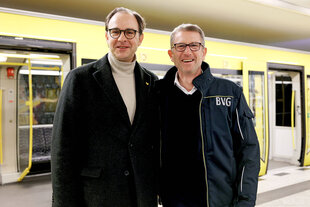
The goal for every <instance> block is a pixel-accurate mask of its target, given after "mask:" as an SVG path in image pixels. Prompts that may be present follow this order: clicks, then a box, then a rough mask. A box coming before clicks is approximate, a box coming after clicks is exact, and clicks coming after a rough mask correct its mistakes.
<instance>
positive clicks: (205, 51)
mask: <svg viewBox="0 0 310 207" xmlns="http://www.w3.org/2000/svg"><path fill="white" fill-rule="evenodd" d="M202 53H203V55H202V57H203V60H204V59H205V58H206V54H207V48H206V47H204V48H203V51H202Z"/></svg>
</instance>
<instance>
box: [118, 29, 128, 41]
mask: <svg viewBox="0 0 310 207" xmlns="http://www.w3.org/2000/svg"><path fill="white" fill-rule="evenodd" d="M126 40H127V38H126V37H125V32H124V31H123V32H121V34H120V36H119V37H118V41H126Z"/></svg>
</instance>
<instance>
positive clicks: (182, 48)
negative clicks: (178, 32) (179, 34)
mask: <svg viewBox="0 0 310 207" xmlns="http://www.w3.org/2000/svg"><path fill="white" fill-rule="evenodd" d="M187 46H189V49H190V50H191V51H198V50H200V46H201V47H204V45H202V43H200V42H191V43H189V44H185V43H175V44H173V46H172V48H174V49H175V50H176V51H178V52H184V51H185V50H186V47H187Z"/></svg>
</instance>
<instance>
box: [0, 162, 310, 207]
mask: <svg viewBox="0 0 310 207" xmlns="http://www.w3.org/2000/svg"><path fill="white" fill-rule="evenodd" d="M51 196H52V186H51V178H50V174H45V175H43V176H42V175H41V176H31V177H26V178H25V180H24V181H22V182H21V183H13V184H7V185H3V186H0V203H1V207H17V206H23V207H50V206H51V200H52V199H51ZM256 204H257V205H256V206H257V207H288V206H289V207H309V206H310V167H297V166H284V167H279V166H278V168H275V169H271V170H269V171H268V173H267V175H264V176H261V177H260V178H259V183H258V197H257V202H256Z"/></svg>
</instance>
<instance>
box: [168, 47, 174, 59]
mask: <svg viewBox="0 0 310 207" xmlns="http://www.w3.org/2000/svg"><path fill="white" fill-rule="evenodd" d="M168 55H169V57H170V60H171V61H172V55H173V53H172V51H171V50H168Z"/></svg>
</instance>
